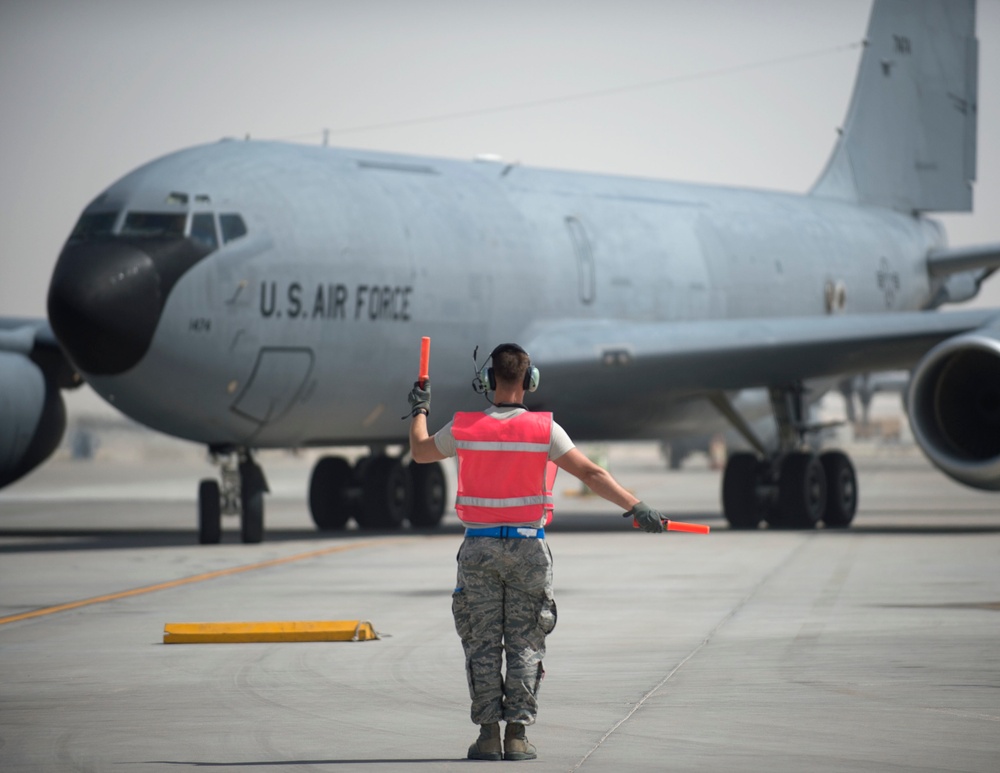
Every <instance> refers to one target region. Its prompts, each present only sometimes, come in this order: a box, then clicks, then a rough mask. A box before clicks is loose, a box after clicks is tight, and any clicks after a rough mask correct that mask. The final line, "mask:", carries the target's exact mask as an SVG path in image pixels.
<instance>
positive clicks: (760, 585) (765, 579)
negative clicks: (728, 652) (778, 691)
mask: <svg viewBox="0 0 1000 773" xmlns="http://www.w3.org/2000/svg"><path fill="white" fill-rule="evenodd" d="M810 536H811V535H810ZM807 544H809V539H803V540H802V541H801V542H800V543H799V544H798V546H797V547H796V548H795V549H794V550H792V551H791V552H790V553H789V554H788V555H787V556H785V558H784V559H783V560H782V561H781V562H779V563H778V565H777V566H775V567H774V568H773V569H771V571H769V572H768V573H767V574H765V575H764V576H763V577H762V578H761V579H760V580H758V582H757V584H756V585H754V586H753V588H751V589H750V592H749V593H747V595H746V596H744V597H743V598H742V599H740V600H739V601H738V602H737V604H736V606H734V607H733V608H732V609H730V610H729V612H727V613H726V616H725V617H723V618H722V619H721V620H720V621H719V622H717V623H716V624H715V626H714V627H713V628H712V630H711V631H709V632H708V633H707V634H706V635H705V638H704V639H702V640H701V643H700V644H698V646H697V647H695V648H694V649H693V650H691V651H690V652H689V653H688V654H687V655H685V656H684V658H683V659H682V660H681V662H680V663H678V664H677V665H676V666H674V667H673V668H672V669H671V670H670V672H669V673H668V674H667V675H666V676H665V677H663V679H661V680H660V681H659V682H657V683H656V684H655V685H654V686H653V688H652V689H651V690H649V691H648V692H647V693H646V694H645V695H643V696H642V698H640V699H639V701H638V703H636V704H635V705H634V706H633V707H632V708H631V709H630V710H629V712H628V713H627V714H626V715H625V716H624V717H622V718H621V719H619V720H618V721H617V722H616V723H615V724H614V726H613V727H612V728H611V729H610V730H608V732H606V733H605V734H604V735H603V736H602V737H601V740H600V741H598V742H597V743H596V744H594V746H593V747H592V748H591V749H590V751H588V752H587V753H586V754H584V755H583V758H582V759H581V760H580V761H579V762H578V763H576V765H574V766H573V767H572V768H571V769H570V771H569V773H576V771H578V770H579V769H580V768H582V767H583V765H584V763H586V762H587V760H588V759H590V755H592V754H593V753H594V752H596V751H597V750H598V749H599V748H600V747H601V745H602V744H603V743H604V742H605V741H607V740H608V739H609V738H610V737H611V736H612V735H614V733H615V732H616V731H617V730H618V728H619V727H621V726H622V725H624V724H625V723H626V722H628V721H629V720H630V719H631V718H632V715H633V714H635V713H636V712H637V711H638V710H639V709H641V708H642V705H643V704H644V703H645V702H646V701H647V700H649V699H650V698H652V697H653V695H655V694H656V692H657V691H658V690H659V689H660V688H661V687H663V685H665V684H666V683H667V682H669V681H670V680H671V679H672V678H673V676H674V674H676V673H677V672H678V671H680V670H681V669H682V668H683V667H684V664H685V663H687V662H688V661H689V660H691V658H693V657H694V656H695V655H697V654H698V653H699V652H701V651H702V650H703V649H704V648H705V647H706V646H707V645H708V643H709V642H711V641H712V638H713V637H714V636H715V634H717V633H718V632H719V631H720V630H721V629H722V627H723V626H724V625H725V624H726V623H728V622H729V621H730V620H732V619H733V617H734V616H735V615H736V613H737V612H739V611H740V610H741V609H743V607H744V606H745V605H746V603H747V602H748V601H750V599H752V598H753V597H754V596H756V595H757V592H758V591H759V590H760V589H761V588H763V587H764V586H765V585H767V583H768V582H770V580H771V578H772V577H774V575H776V574H777V573H778V572H780V571H781V570H782V569H784V568H785V567H786V566H788V564H790V563H791V562H792V560H793V559H794V558H795V557H796V556H797V555H798V554H799V553H800V552H802V549H803V548H804V547H805V546H806V545H807Z"/></svg>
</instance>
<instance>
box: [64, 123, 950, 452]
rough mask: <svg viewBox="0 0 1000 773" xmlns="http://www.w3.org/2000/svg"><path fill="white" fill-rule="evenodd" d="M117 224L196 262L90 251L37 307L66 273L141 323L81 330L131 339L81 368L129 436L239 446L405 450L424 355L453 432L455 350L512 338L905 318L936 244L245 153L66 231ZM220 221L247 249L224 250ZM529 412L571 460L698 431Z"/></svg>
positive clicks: (389, 163)
mask: <svg viewBox="0 0 1000 773" xmlns="http://www.w3.org/2000/svg"><path fill="white" fill-rule="evenodd" d="M132 213H140V214H162V215H169V214H173V215H176V216H179V217H178V220H177V222H178V223H182V224H184V225H182V226H181V227H183V228H184V233H183V235H178V236H177V238H176V241H177V242H183V243H185V244H187V245H188V246H189V247H190V246H191V245H192V244H193V245H195V246H196V247H197V248H198V249H194V248H192V249H193V251H192V252H190V254H186V256H185V257H183V258H180V257H177V255H173V254H171V256H168V258H160V257H159V256H158V255H157V254H154V255H153V257H152V258H151V259H149V260H145V259H143V257H133V256H132V253H131V252H130V253H129V254H128V256H126V257H123V258H121V259H120V260H119V261H118V262H117V263H114V264H113V265H111V266H110V267H104V266H102V265H101V264H100V262H99V261H96V260H95V261H94V262H93V265H92V266H86V265H84V264H85V263H86V261H87V260H88V258H87V256H83V257H82V258H81V257H80V255H78V253H79V251H80V250H82V249H84V248H85V247H86V243H87V239H82V240H81V239H76V240H74V239H71V240H70V242H69V243H68V244H67V247H66V249H65V250H64V254H63V256H62V257H61V259H60V264H59V266H58V267H57V269H56V275H55V277H54V279H53V288H57V287H59V277H60V272H72V279H73V281H74V282H75V283H76V284H77V285H83V286H94V287H104V286H105V285H108V286H110V285H112V284H114V283H115V282H116V281H117V282H119V283H120V285H121V288H122V292H123V293H126V292H127V293H128V294H129V298H130V299H131V300H130V303H141V301H138V300H136V297H137V296H138V297H139V298H142V297H147V298H148V299H149V305H150V308H155V307H157V304H159V306H158V308H159V311H158V312H156V313H155V314H154V313H153V312H151V311H150V312H149V313H148V314H146V316H145V317H144V321H139V322H134V321H130V320H126V319H122V320H121V324H122V325H124V326H128V328H129V331H131V332H128V331H115V330H113V329H112V328H113V327H114V325H115V322H114V320H102V323H101V326H100V328H99V329H98V328H95V330H94V331H93V334H94V335H104V336H110V339H111V340H115V337H116V336H123V337H125V338H127V337H128V336H132V338H131V339H130V342H129V343H128V345H125V344H124V343H123V345H122V346H121V347H118V348H117V351H124V350H126V349H128V348H129V346H131V347H132V348H133V349H135V351H136V352H137V355H138V356H135V357H133V358H132V359H133V360H134V361H132V362H124V361H120V362H115V363H111V364H109V365H108V367H106V368H103V371H104V372H96V373H95V372H94V370H97V371H101V370H102V368H101V367H100V364H98V365H95V366H94V367H92V368H89V369H88V367H87V364H86V363H81V362H78V363H77V364H78V365H80V367H81V369H82V370H84V371H85V372H87V373H88V375H87V379H88V381H89V383H90V384H91V385H92V386H93V387H94V388H95V389H96V390H97V391H98V392H99V393H101V394H102V395H103V396H104V397H105V398H106V399H108V400H109V401H110V402H112V403H113V404H114V405H115V406H117V407H118V408H119V409H120V410H122V411H123V412H124V413H126V414H128V415H130V416H132V417H133V418H135V419H136V420H138V421H140V422H142V423H144V424H147V425H149V426H151V427H154V428H157V429H161V430H163V431H166V432H169V433H170V434H173V435H177V436H180V437H184V438H188V439H190V440H193V441H197V442H202V443H208V444H212V445H222V444H241V445H252V446H255V447H269V446H275V447H278V446H280V447H287V446H307V445H337V444H355V443H365V444H372V443H379V442H384V443H395V442H401V441H402V440H403V439H404V438H405V429H406V425H405V423H403V422H401V421H400V418H399V417H400V415H401V412H403V411H404V409H405V403H404V400H403V396H404V395H405V385H406V384H408V383H409V382H410V381H412V380H413V378H414V377H415V375H416V359H417V350H416V344H417V342H418V341H419V337H420V336H421V335H429V336H431V337H432V339H433V341H434V347H435V348H434V351H435V352H442V353H445V352H447V353H449V356H448V357H447V358H442V357H438V358H435V359H434V360H433V367H432V374H431V377H432V381H433V384H434V387H433V388H434V396H435V397H434V405H435V413H436V414H438V416H444V415H450V413H451V412H452V411H453V410H459V409H468V408H476V407H479V406H480V405H481V404H482V402H481V401H482V398H480V397H477V396H476V395H475V394H473V393H472V391H471V390H470V389H469V382H470V380H471V377H472V375H473V368H472V362H471V355H472V352H473V349H474V347H476V346H477V345H479V346H481V347H489V346H492V344H493V343H495V342H497V341H501V340H521V339H522V337H523V336H524V334H525V333H526V330H527V328H528V326H529V325H530V324H532V323H537V322H538V321H544V320H546V319H553V320H556V319H558V320H574V319H578V320H597V319H607V320H616V321H691V320H710V319H743V318H745V319H748V320H750V319H753V318H755V317H761V316H769V317H774V316H776V312H777V313H778V315H783V316H789V317H805V316H818V315H824V314H830V313H838V312H841V311H845V312H850V313H860V312H879V311H899V310H904V309H919V308H923V307H925V306H926V304H927V303H928V300H929V298H930V297H931V296H932V292H933V290H934V289H935V288H934V287H932V286H931V285H930V280H929V277H928V273H927V271H926V265H925V256H926V254H927V252H928V250H929V249H930V248H932V247H934V246H937V245H939V244H940V243H941V242H942V241H943V238H942V234H941V232H940V229H939V228H938V227H937V226H936V224H934V223H933V221H929V220H927V219H925V218H920V217H908V216H906V215H903V214H900V213H897V212H893V211H890V210H878V209H873V208H870V207H869V208H862V207H857V206H853V205H850V204H846V203H841V202H836V201H831V200H824V199H821V198H816V197H810V196H799V195H791V194H781V193H769V192H760V191H747V190H739V189H730V188H717V187H709V186H701V185H690V184H680V183H670V182H660V181H653V180H645V179H627V178H620V177H609V176H601V175H593V174H581V173H571V172H562V171H551V170H536V169H528V168H523V167H520V166H510V165H504V164H502V163H497V162H462V161H455V160H445V159H436V158H433V159H429V158H420V157H411V156H398V155H389V154H381V153H373V152H369V151H351V150H338V149H330V148H318V147H306V146H301V145H287V144H278V143H263V142H223V143H219V144H214V145H206V146H201V147H196V148H192V149H189V150H185V151H181V152H178V153H175V154H172V155H169V156H166V157H164V158H161V159H159V160H157V161H154V162H152V163H150V164H148V165H146V166H144V167H141V168H139V169H138V170H136V171H135V172H133V173H131V174H129V175H128V176H126V177H124V178H123V179H122V180H120V181H118V182H117V183H115V184H114V185H113V186H111V188H109V189H108V191H106V192H105V193H104V194H102V196H101V197H99V198H98V199H97V200H96V201H95V202H94V203H92V204H91V205H90V206H89V207H88V208H87V210H86V211H85V213H84V217H85V218H86V217H87V216H95V217H99V216H100V215H102V214H103V215H104V217H105V218H106V221H107V222H108V223H113V225H109V226H108V229H109V230H110V233H107V234H105V236H107V237H110V239H112V240H114V239H116V238H117V239H121V238H122V235H121V233H120V231H121V230H122V229H124V226H125V224H126V221H127V220H128V218H129V216H130V215H131V214H132ZM198 215H200V216H201V217H200V219H199V220H198V226H197V228H196V227H195V220H194V218H195V217H196V216H198ZM234 215H236V216H238V218H239V219H240V222H241V223H242V227H243V228H244V229H245V231H246V233H244V234H239V228H237V231H236V233H237V235H236V236H235V237H233V238H231V239H229V240H228V241H226V236H225V234H224V233H223V232H224V231H225V230H226V225H224V224H223V223H222V219H223V218H224V217H227V216H228V217H229V218H230V219H229V220H228V221H227V223H228V224H229V225H230V226H231V225H232V222H233V221H232V217H233V216H234ZM129 222H132V223H133V224H134V223H136V222H138V223H139V224H140V225H141V224H142V223H144V222H146V221H143V220H142V219H141V218H136V217H134V216H133V218H132V220H131V221H129ZM210 226H211V227H214V228H215V229H217V232H216V233H215V234H209V235H208V236H207V237H206V232H205V229H206V228H207V227H210ZM198 229H200V231H199V230H198ZM196 231H197V233H196ZM140 235H141V234H140ZM213 236H214V240H215V244H214V245H213V243H212V237H213ZM197 237H200V241H199V238H197ZM167 243H168V246H167V247H158V248H157V249H160V250H161V252H164V251H165V252H168V253H169V252H170V249H169V239H167ZM132 247H134V248H135V250H137V251H138V252H137V253H136V254H137V255H140V256H142V255H145V254H146V253H148V252H149V250H147V249H146V248H145V247H144V246H143V242H142V241H141V239H139V240H135V239H133V240H132V242H131V247H130V249H131V248H132ZM154 252H155V250H154ZM174 252H176V250H175V251H174ZM80 272H84V273H86V276H85V277H84V278H82V279H81V274H80ZM88 272H90V273H88ZM165 277H166V278H165ZM130 283H131V284H130ZM137 287H139V288H140V289H142V288H143V287H144V288H145V289H144V292H146V295H145V296H144V295H143V293H142V292H139V293H135V292H133V291H134V290H135V289H136V288H137ZM54 297H55V299H56V300H55V302H56V303H57V304H58V303H59V295H58V293H56V292H55V290H54ZM75 305H76V306H77V307H79V306H80V305H81V302H80V301H78V300H77V301H75ZM112 308H113V305H112ZM80 315H81V316H80V318H81V319H82V318H83V316H85V312H80ZM125 316H127V315H125ZM56 324H57V320H56V319H53V325H54V327H55V326H56ZM85 326H86V325H85V324H84V327H85ZM143 326H145V327H146V328H148V331H147V333H146V334H145V338H146V340H143V337H144V336H143V334H141V333H136V332H135V331H136V330H139V329H141V328H143ZM57 329H58V328H57ZM485 351H488V349H486V350H485ZM485 351H484V353H485ZM456 352H463V353H465V352H468V359H467V358H466V356H465V355H464V354H463V356H461V357H456V356H454V353H456ZM70 353H71V355H73V354H74V353H73V352H72V351H71V352H70ZM109 356H110V357H111V359H112V360H113V359H115V358H114V356H111V355H109ZM119 359H120V358H119ZM539 364H540V365H541V366H542V368H543V371H542V378H543V384H544V363H539ZM88 371H89V372H88ZM164 385H169V387H167V388H165V387H164ZM151 391H155V392H156V393H157V394H159V399H158V400H157V401H155V403H154V402H151V401H150V400H149V398H148V396H149V394H150V392H151ZM538 399H539V400H540V401H542V402H543V404H544V407H545V408H547V409H551V410H555V411H556V412H557V415H558V416H559V420H560V421H561V422H562V423H563V424H564V425H565V426H566V427H567V429H568V430H569V431H570V432H571V433H574V434H575V435H576V436H577V437H579V438H580V439H588V438H591V439H598V438H615V437H657V438H659V437H663V436H664V435H665V434H668V433H670V432H671V431H675V432H677V431H683V430H684V427H685V426H686V425H687V424H688V423H691V424H692V427H694V426H697V430H698V431H699V432H704V431H705V423H704V420H705V419H707V418H709V417H710V416H711V413H712V411H711V409H710V408H708V407H707V406H706V405H699V406H693V405H691V404H689V403H686V402H685V401H684V400H683V396H679V397H675V398H672V401H671V402H670V403H666V404H658V405H656V406H650V407H648V409H647V410H645V411H644V410H642V409H641V408H640V407H637V406H634V405H632V406H629V405H623V406H622V407H621V411H620V412H619V413H616V412H614V411H610V412H609V411H604V412H603V413H602V416H601V418H600V419H595V418H594V417H593V416H592V415H590V414H589V413H588V412H586V411H581V410H580V408H579V403H578V402H573V403H570V402H564V401H563V399H562V396H561V395H560V394H552V393H546V392H545V390H544V387H543V389H542V390H540V392H539V398H538ZM439 411H440V413H439ZM692 412H694V413H697V414H698V416H697V418H698V421H697V422H690V419H691V418H693V416H692ZM435 418H437V417H435ZM442 420H443V419H442ZM720 426H722V424H721V420H720Z"/></svg>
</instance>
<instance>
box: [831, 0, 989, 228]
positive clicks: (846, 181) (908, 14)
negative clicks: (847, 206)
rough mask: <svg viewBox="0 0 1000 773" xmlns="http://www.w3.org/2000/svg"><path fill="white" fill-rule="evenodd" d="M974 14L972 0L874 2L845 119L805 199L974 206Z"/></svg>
mask: <svg viewBox="0 0 1000 773" xmlns="http://www.w3.org/2000/svg"><path fill="white" fill-rule="evenodd" d="M975 13H976V6H975V0H875V3H874V6H873V7H872V14H871V19H870V21H869V23H868V32H867V36H866V40H865V49H864V53H863V54H862V56H861V67H860V69H859V71H858V77H857V80H856V81H855V84H854V93H853V95H852V96H851V104H850V107H849V108H848V111H847V120H846V121H845V123H844V128H843V130H842V131H841V135H840V138H839V140H838V141H837V145H836V147H835V148H834V151H833V154H832V155H831V157H830V160H829V161H828V162H827V166H826V169H825V170H824V171H823V173H822V175H820V178H819V181H818V182H817V183H816V184H815V186H813V189H812V191H811V193H812V195H815V196H823V197H826V198H835V199H841V200H846V201H851V202H856V203H859V204H866V205H871V206H883V207H891V208H893V209H897V210H900V211H903V212H918V211H919V212H925V211H935V212H969V211H971V210H972V181H973V180H975V176H976V105H977V99H978V96H977V91H978V84H977V77H978V42H977V40H976V37H975Z"/></svg>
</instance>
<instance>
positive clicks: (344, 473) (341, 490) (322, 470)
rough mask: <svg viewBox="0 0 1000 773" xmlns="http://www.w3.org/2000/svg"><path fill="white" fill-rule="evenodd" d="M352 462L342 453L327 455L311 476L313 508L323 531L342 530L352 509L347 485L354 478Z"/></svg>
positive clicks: (313, 515)
mask: <svg viewBox="0 0 1000 773" xmlns="http://www.w3.org/2000/svg"><path fill="white" fill-rule="evenodd" d="M352 477H353V475H352V473H351V465H350V464H348V463H347V460H346V459H343V458H341V457H339V456H324V457H323V458H322V459H320V460H319V461H318V462H316V466H315V467H313V471H312V477H311V478H310V480H309V512H310V514H311V515H312V519H313V522H314V523H315V524H316V528H318V529H319V530H320V531H339V530H340V529H343V528H344V526H345V525H347V519H348V518H350V517H351V515H352V512H351V508H350V507H349V504H348V500H347V489H348V488H349V487H350V485H351V480H352Z"/></svg>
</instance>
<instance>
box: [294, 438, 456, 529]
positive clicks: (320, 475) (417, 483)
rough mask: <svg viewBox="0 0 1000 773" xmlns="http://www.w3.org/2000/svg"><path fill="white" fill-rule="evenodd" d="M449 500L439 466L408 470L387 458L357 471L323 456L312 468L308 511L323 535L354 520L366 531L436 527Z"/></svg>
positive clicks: (380, 456)
mask: <svg viewBox="0 0 1000 773" xmlns="http://www.w3.org/2000/svg"><path fill="white" fill-rule="evenodd" d="M447 496H448V490H447V486H446V484H445V478H444V468H443V467H442V466H441V465H440V464H439V463H436V462H435V463H433V464H415V463H413V462H411V463H409V464H406V465H404V464H403V462H402V460H401V459H398V458H395V457H390V456H387V455H385V454H384V453H375V454H373V455H372V456H367V457H364V458H363V459H359V460H358V462H357V464H355V465H354V466H353V467H352V466H351V465H350V464H349V463H348V462H347V460H346V459H344V458H342V457H339V456H324V457H323V458H322V459H320V460H319V461H318V462H317V463H316V466H315V467H314V468H313V473H312V479H311V481H310V483H309V511H310V512H311V513H312V518H313V521H314V522H315V523H316V526H317V528H319V529H320V530H321V531H335V530H338V529H343V528H344V527H345V526H346V525H347V522H348V520H350V519H351V518H353V519H354V520H355V521H356V522H357V524H358V526H360V527H361V528H362V529H398V528H399V527H400V526H402V525H403V521H405V520H408V521H409V522H410V524H411V525H412V526H414V527H418V528H426V527H433V526H437V525H438V523H439V522H440V521H441V518H442V516H444V510H445V500H446V498H447Z"/></svg>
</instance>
